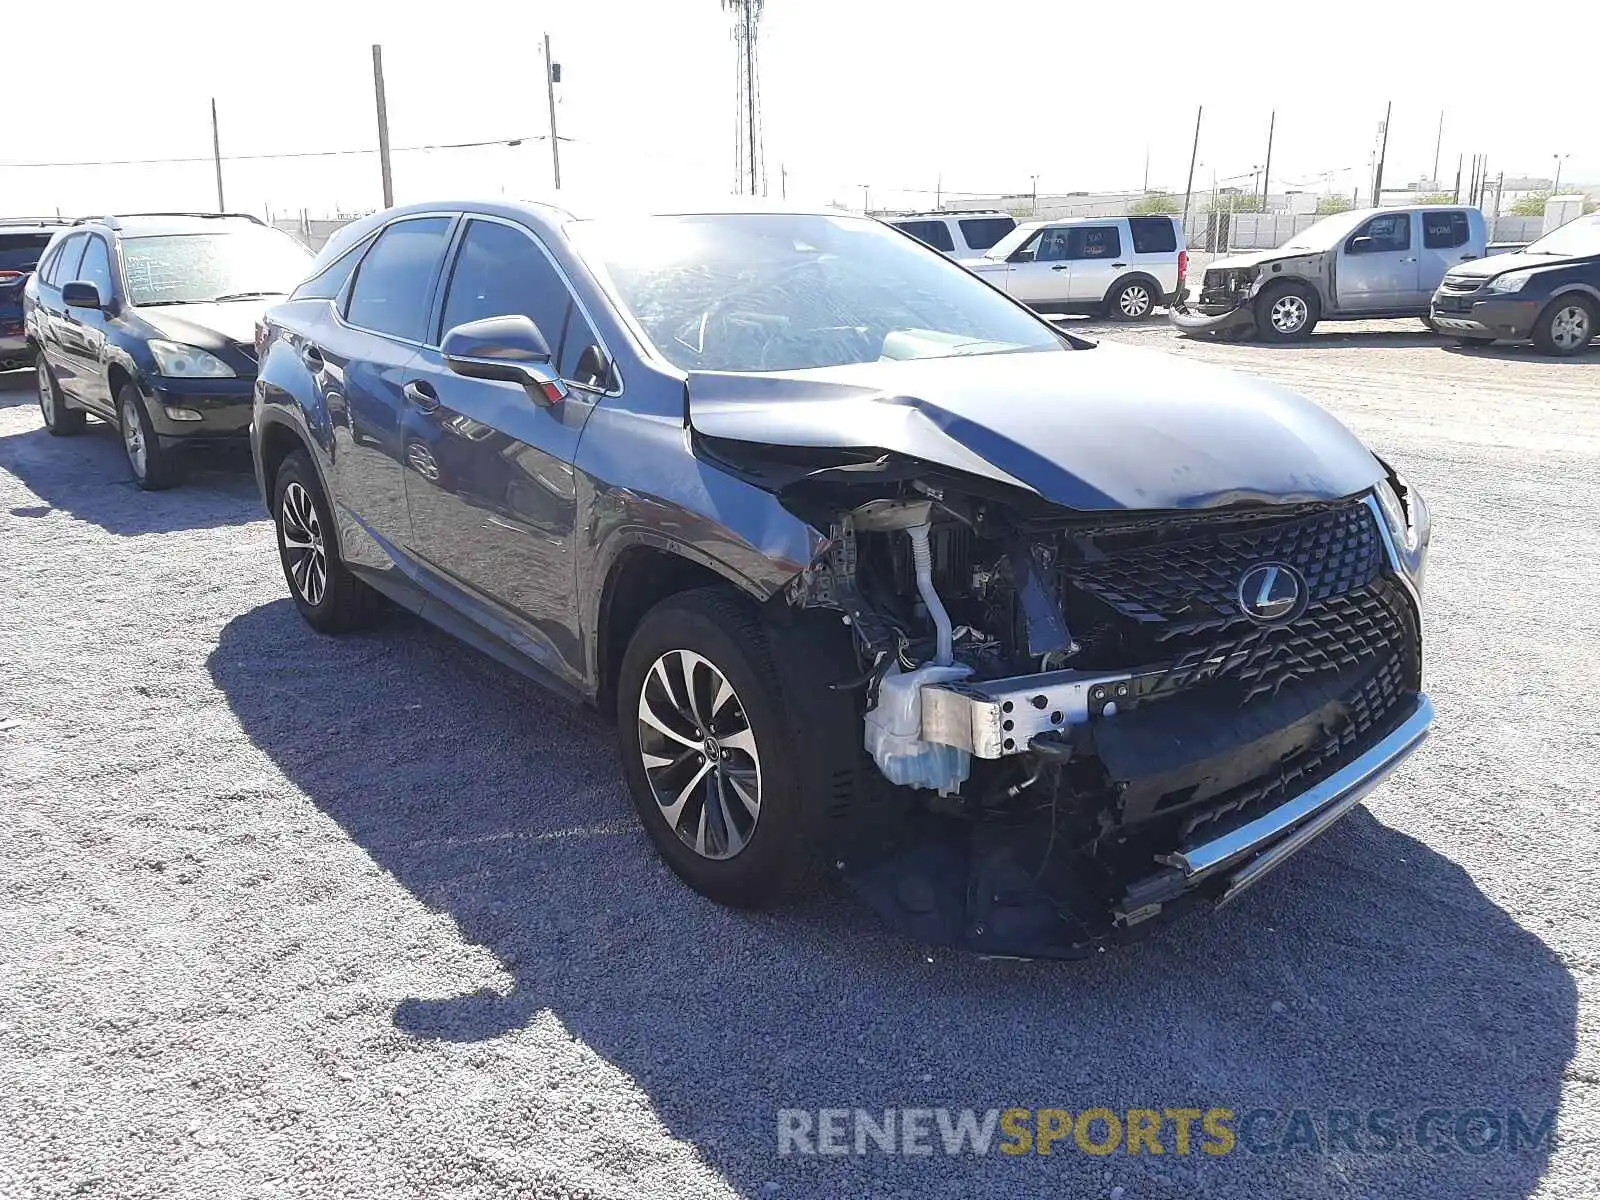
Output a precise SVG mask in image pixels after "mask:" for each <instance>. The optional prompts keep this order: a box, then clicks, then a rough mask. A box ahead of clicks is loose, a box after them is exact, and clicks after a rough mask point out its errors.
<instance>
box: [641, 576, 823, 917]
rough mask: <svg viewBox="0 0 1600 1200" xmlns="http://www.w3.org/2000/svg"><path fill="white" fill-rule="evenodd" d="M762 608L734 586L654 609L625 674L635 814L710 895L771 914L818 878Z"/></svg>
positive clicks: (671, 860)
mask: <svg viewBox="0 0 1600 1200" xmlns="http://www.w3.org/2000/svg"><path fill="white" fill-rule="evenodd" d="M796 699H797V700H800V701H801V703H800V706H799V707H798V708H791V705H790V703H789V700H788V698H786V696H785V693H784V683H783V681H782V680H781V679H780V678H779V674H778V672H777V670H776V669H775V667H774V665H773V657H772V653H771V647H770V644H769V642H768V638H767V633H766V631H765V629H764V628H763V627H762V623H761V620H760V617H759V615H758V614H757V612H756V610H755V608H754V607H753V606H752V605H751V604H750V603H749V602H748V601H746V600H744V599H743V598H742V597H740V596H739V595H738V594H736V593H734V592H732V591H731V590H729V589H726V588H721V587H708V588H700V589H697V590H695V591H691V592H683V593H680V594H678V595H675V596H670V597H668V598H667V599H666V600H663V601H662V602H661V603H660V604H658V605H657V606H656V607H655V608H653V609H651V610H650V612H649V613H647V614H646V615H645V618H644V620H643V621H642V622H640V624H639V628H638V629H637V631H636V632H635V633H634V635H633V640H632V641H631V642H630V643H629V645H628V649H627V652H626V653H625V654H624V656H623V660H622V667H621V671H620V672H619V675H618V680H617V733H618V740H619V742H620V743H621V750H622V760H623V771H624V773H625V775H626V777H627V780H628V788H629V791H630V792H631V793H632V797H633V803H634V808H635V809H636V810H637V811H638V813H639V819H640V820H641V821H642V822H643V823H644V827H645V832H646V833H647V834H648V835H649V837H650V840H651V842H652V843H653V844H654V846H655V848H656V851H657V853H659V854H660V855H661V857H662V858H663V859H664V860H665V861H666V863H667V865H668V866H669V867H671V868H672V871H673V873H674V874H676V875H677V876H678V877H679V878H680V879H682V880H683V881H684V882H685V883H687V884H688V885H689V886H690V887H692V888H693V889H694V890H695V891H697V892H699V893H700V894H701V895H702V896H705V897H707V898H708V899H711V900H714V901H716V902H717V903H718V904H726V905H730V906H732V907H735V908H765V907H769V906H771V905H773V904H777V903H779V902H781V901H782V900H784V899H786V898H788V897H789V896H791V895H793V894H794V893H795V892H796V891H797V890H799V888H800V886H801V885H802V884H803V883H804V882H806V881H808V879H809V878H810V877H811V876H812V874H813V871H814V869H815V858H814V855H813V853H812V851H811V848H810V839H809V838H808V836H807V822H806V814H805V809H804V805H805V794H804V793H805V787H804V783H803V781H804V780H805V779H806V778H807V776H808V774H809V772H808V770H807V764H806V763H805V762H803V761H802V754H801V752H800V749H799V747H800V746H801V745H802V744H803V741H804V739H803V737H802V736H797V733H796V731H794V730H793V729H792V723H791V720H790V713H791V711H794V712H796V713H803V711H804V708H805V705H804V702H803V698H800V697H796Z"/></svg>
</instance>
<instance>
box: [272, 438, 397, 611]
mask: <svg viewBox="0 0 1600 1200" xmlns="http://www.w3.org/2000/svg"><path fill="white" fill-rule="evenodd" d="M272 518H273V523H274V524H275V525H276V526H277V532H278V560H279V562H280V563H281V564H282V565H283V578H284V582H286V583H287V584H288V585H289V595H290V597H291V598H293V600H294V606H295V607H296V608H297V609H299V610H300V615H301V616H302V617H303V618H304V619H305V622H306V624H307V625H309V626H311V628H313V629H315V630H317V631H318V632H319V633H346V632H348V631H350V630H353V629H362V628H365V627H366V626H368V625H370V624H372V622H373V620H374V619H375V618H376V616H377V614H378V609H379V607H380V605H381V597H380V596H379V595H378V593H377V592H376V591H374V590H373V589H372V588H371V587H369V586H368V585H367V584H366V583H363V582H362V581H361V580H359V579H357V578H356V577H355V576H354V575H353V574H351V573H350V569H349V568H348V567H346V566H345V565H344V560H343V559H341V558H340V557H339V548H338V546H337V545H335V543H334V539H333V536H332V530H333V527H334V526H333V512H332V510H331V509H330V508H329V505H328V499H327V497H326V496H324V495H323V494H322V485H321V484H320V483H319V482H318V480H317V473H316V470H315V469H314V468H313V467H312V465H311V460H310V459H309V458H307V457H306V452H305V451H304V450H296V451H295V452H294V453H293V454H291V455H289V457H288V458H286V459H284V460H283V464H282V465H281V466H279V468H278V473H277V475H276V476H275V477H274V478H273V481H272Z"/></svg>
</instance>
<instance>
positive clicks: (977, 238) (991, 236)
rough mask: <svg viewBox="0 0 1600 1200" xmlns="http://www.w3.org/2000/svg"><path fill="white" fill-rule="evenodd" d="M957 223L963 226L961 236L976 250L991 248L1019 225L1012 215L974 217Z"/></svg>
mask: <svg viewBox="0 0 1600 1200" xmlns="http://www.w3.org/2000/svg"><path fill="white" fill-rule="evenodd" d="M956 224H958V225H960V226H961V236H962V237H964V238H966V239H967V245H969V246H971V247H972V248H973V249H974V250H987V249H989V247H990V246H993V245H994V244H995V243H996V242H998V241H999V240H1000V239H1001V238H1003V237H1005V235H1006V234H1008V233H1010V232H1011V231H1012V230H1013V229H1015V228H1016V227H1017V223H1016V222H1015V221H1013V220H1012V219H1011V218H1010V217H973V218H972V219H970V220H966V221H958V222H956Z"/></svg>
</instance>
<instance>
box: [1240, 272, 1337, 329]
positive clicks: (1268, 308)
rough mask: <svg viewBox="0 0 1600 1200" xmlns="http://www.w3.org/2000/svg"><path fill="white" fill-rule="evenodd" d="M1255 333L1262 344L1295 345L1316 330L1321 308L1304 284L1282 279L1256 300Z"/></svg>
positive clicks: (1262, 292) (1264, 290)
mask: <svg viewBox="0 0 1600 1200" xmlns="http://www.w3.org/2000/svg"><path fill="white" fill-rule="evenodd" d="M1255 311H1256V333H1257V334H1258V335H1259V336H1260V338H1261V340H1262V341H1263V342H1277V343H1280V344H1281V343H1285V342H1298V341H1300V340H1302V339H1303V338H1306V337H1309V336H1310V334H1311V331H1312V330H1313V329H1315V328H1316V327H1317V319H1318V318H1319V317H1320V316H1321V315H1322V306H1321V304H1320V303H1318V301H1317V294H1316V293H1315V292H1314V291H1312V290H1311V289H1310V288H1309V287H1307V286H1306V285H1305V284H1303V283H1297V282H1296V281H1294V280H1292V279H1284V280H1281V281H1279V282H1277V283H1270V284H1268V285H1267V286H1266V287H1264V288H1262V289H1261V294H1260V295H1259V296H1257V297H1256V303H1255Z"/></svg>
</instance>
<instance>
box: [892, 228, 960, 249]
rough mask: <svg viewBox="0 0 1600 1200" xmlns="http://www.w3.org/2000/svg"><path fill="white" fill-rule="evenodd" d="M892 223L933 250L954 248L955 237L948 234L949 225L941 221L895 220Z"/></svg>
mask: <svg viewBox="0 0 1600 1200" xmlns="http://www.w3.org/2000/svg"><path fill="white" fill-rule="evenodd" d="M894 225H895V228H896V229H900V230H904V231H905V232H906V233H909V234H910V235H911V236H912V237H914V238H916V239H917V241H919V242H925V243H926V244H928V245H929V246H932V247H933V248H934V249H935V250H944V251H946V252H948V251H951V250H954V249H955V248H956V243H955V239H954V238H952V237H951V236H950V227H949V226H948V225H946V224H945V223H944V222H943V221H896V222H895V223H894Z"/></svg>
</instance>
